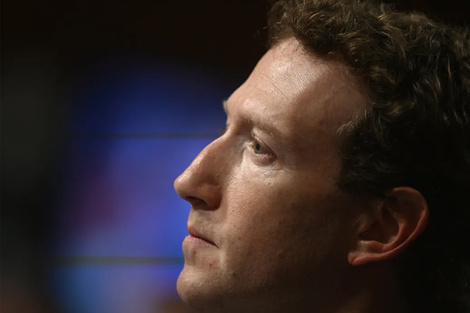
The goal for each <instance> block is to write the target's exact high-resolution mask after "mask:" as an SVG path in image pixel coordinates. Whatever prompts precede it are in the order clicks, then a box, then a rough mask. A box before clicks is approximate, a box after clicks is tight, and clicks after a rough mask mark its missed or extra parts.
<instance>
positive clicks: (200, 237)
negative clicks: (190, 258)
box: [188, 227, 217, 247]
mask: <svg viewBox="0 0 470 313" xmlns="http://www.w3.org/2000/svg"><path fill="white" fill-rule="evenodd" d="M188 233H189V237H190V238H191V239H194V240H200V241H203V242H205V243H208V244H210V245H213V246H216V247H217V245H216V244H215V243H214V242H213V241H211V240H210V239H208V238H207V237H206V236H204V235H203V234H201V233H200V232H199V231H198V230H196V229H194V228H193V227H188Z"/></svg>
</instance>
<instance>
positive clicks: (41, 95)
mask: <svg viewBox="0 0 470 313" xmlns="http://www.w3.org/2000/svg"><path fill="white" fill-rule="evenodd" d="M398 6H399V7H401V8H404V9H418V10H423V11H426V12H427V13H429V14H430V15H432V16H436V17H438V18H440V19H443V20H445V21H448V22H451V23H454V24H458V25H463V24H465V23H467V24H468V21H469V17H470V8H469V3H468V1H457V0H455V1H417V0H408V1H405V0H403V1H400V3H399V5H398ZM266 9H267V4H266V1H261V0H252V1H248V0H245V1H243V0H223V1H220V0H204V1H194V0H180V1H174V2H171V1H166V2H163V3H161V2H159V1H148V0H146V1H144V0H134V1H125V2H116V1H109V0H94V1H91V0H63V1H59V0H43V1H33V0H24V1H17V0H4V1H3V2H2V9H1V14H2V17H1V23H2V25H1V32H2V34H1V39H2V43H1V49H2V51H1V58H2V60H1V75H2V76H1V79H2V81H1V96H2V99H1V145H2V146H1V181H0V182H1V237H0V240H1V273H0V274H1V276H0V279H1V281H0V283H1V285H0V312H2V313H23V312H24V313H29V312H31V313H32V312H35V313H42V312H61V313H62V312H63V313H95V312H96V313H134V312H139V313H151V312H161V313H170V312H173V313H175V312H180V313H181V312H190V311H189V310H188V309H185V308H184V306H182V305H181V303H180V302H179V300H178V297H177V295H176V291H175V281H176V278H177V276H178V274H179V271H180V270H181V268H182V265H183V263H182V261H183V259H182V253H181V241H182V239H183V238H184V236H185V235H186V217H187V213H188V209H189V205H188V204H187V203H185V202H184V201H182V200H180V199H179V198H178V197H177V195H176V193H175V192H174V191H173V180H174V179H175V178H176V177H177V175H178V174H179V173H181V172H182V171H183V170H184V169H185V167H186V166H188V165H189V163H190V162H191V160H192V159H193V158H194V157H195V156H196V155H197V153H198V152H199V151H200V150H201V149H202V148H203V147H204V146H205V145H206V144H208V143H209V142H210V141H211V140H213V139H214V138H215V137H216V136H218V134H219V132H220V130H221V129H222V128H223V127H224V123H225V117H224V114H223V110H222V106H221V103H222V100H224V99H225V98H227V97H228V96H229V95H230V94H231V92H232V91H233V90H234V89H235V88H236V87H237V86H238V85H239V84H240V83H242V82H243V81H244V80H245V79H246V77H247V75H248V74H249V72H250V70H251V69H252V67H253V66H254V65H255V63H256V61H257V59H258V58H259V57H260V56H261V55H262V54H263V52H264V50H265V44H264V42H265V31H264V28H263V27H264V25H265V11H266Z"/></svg>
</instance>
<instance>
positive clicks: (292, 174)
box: [175, 39, 367, 312]
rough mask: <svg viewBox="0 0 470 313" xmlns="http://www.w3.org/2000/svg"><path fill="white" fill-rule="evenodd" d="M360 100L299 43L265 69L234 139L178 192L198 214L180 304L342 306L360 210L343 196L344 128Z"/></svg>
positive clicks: (242, 104)
mask: <svg viewBox="0 0 470 313" xmlns="http://www.w3.org/2000/svg"><path fill="white" fill-rule="evenodd" d="M360 90H361V89H360V88H359V87H358V82H357V80H356V79H355V78H354V77H352V75H350V74H349V73H348V70H347V69H346V67H345V66H344V65H343V64H342V63H340V62H338V61H335V60H330V59H329V60H325V59H321V58H318V57H315V56H313V55H311V54H308V53H306V52H305V51H304V50H303V49H302V48H301V46H300V45H299V43H298V42H297V41H296V40H295V39H288V40H285V41H283V42H281V43H280V44H278V45H276V46H275V47H273V48H271V49H270V50H269V51H268V52H267V53H266V54H265V55H264V56H263V57H262V58H261V60H260V61H259V63H258V64H257V65H256V67H255V69H254V70H253V72H252V73H251V75H250V77H249V78H248V80H247V81H246V82H245V83H244V84H243V85H242V86H240V87H239V88H238V89H237V90H236V91H235V92H234V93H233V94H232V95H231V96H230V98H229V99H228V100H227V101H226V103H225V108H226V111H227V116H228V118H227V131H226V132H225V133H224V134H223V135H222V136H221V137H219V138H218V139H216V140H215V141H213V142H212V143H211V144H209V145H208V146H207V147H206V148H205V149H204V150H203V151H202V152H201V153H200V154H199V155H198V156H197V157H196V159H195V160H194V161H193V162H192V164H191V165H190V166H189V167H188V168H187V169H186V171H185V172H184V173H183V174H181V175H180V176H179V177H178V178H177V179H176V181H175V189H176V191H177V192H178V194H179V195H180V196H181V197H182V198H183V199H185V200H187V201H189V202H190V203H191V210H190V213H189V217H188V231H189V233H190V235H189V236H188V237H186V238H185V240H184V241H183V253H184V258H185V265H184V268H183V270H182V272H181V274H180V276H179V278H178V283H177V290H178V293H179V294H180V296H181V298H182V299H183V301H185V302H187V303H188V304H189V305H190V306H192V307H193V308H195V309H196V310H198V311H200V312H304V311H310V312H311V311H312V309H315V310H314V311H315V312H336V311H337V310H336V311H335V305H336V304H337V303H339V302H343V303H344V302H345V301H346V300H345V299H346V298H347V297H348V296H349V295H350V294H349V291H347V290H345V289H347V287H345V286H349V285H350V284H347V282H348V281H350V280H351V277H352V276H351V275H352V274H351V271H352V270H351V268H352V266H351V265H350V264H349V263H348V253H349V252H350V250H351V247H353V246H354V244H355V243H354V238H355V235H354V234H355V232H356V231H357V227H358V226H357V225H358V222H357V221H358V219H357V216H359V214H360V212H362V210H363V207H364V203H361V201H358V200H357V199H354V198H353V197H352V196H351V195H348V194H346V193H344V192H343V191H341V190H339V189H338V187H337V184H336V180H337V178H338V175H339V173H340V170H341V159H340V156H339V152H338V149H339V144H340V142H341V141H340V139H341V138H339V135H338V128H339V127H340V126H341V125H343V124H344V123H346V122H348V121H350V120H351V118H352V117H353V116H354V115H355V114H357V113H358V112H359V111H360V110H361V109H362V108H363V105H364V104H365V103H366V101H367V98H366V97H365V96H364V94H363V93H361V92H360ZM343 298H344V299H343ZM342 300H344V301H342ZM350 312H353V311H350Z"/></svg>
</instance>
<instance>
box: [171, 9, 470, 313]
mask: <svg viewBox="0 0 470 313" xmlns="http://www.w3.org/2000/svg"><path fill="white" fill-rule="evenodd" d="M268 23H269V28H270V32H271V33H270V34H271V45H270V49H269V50H268V51H267V53H266V54H265V55H264V56H263V57H262V58H261V60H260V61H259V63H258V64H257V65H256V67H255V69H254V70H253V72H252V73H251V75H250V77H249V78H248V80H247V81H246V82H245V83H244V84H243V85H242V86H241V87H239V89H238V90H236V91H235V92H234V93H233V94H232V95H231V96H230V97H229V99H228V100H227V101H226V102H225V103H224V108H225V110H226V112H227V130H226V132H225V133H224V134H223V135H222V136H221V137H219V138H218V139H216V140H215V141H214V142H212V143H211V144H210V145H208V146H207V147H206V148H205V149H204V150H203V151H202V152H201V153H200V154H199V155H198V157H196V159H195V160H194V161H193V163H192V164H191V165H190V166H189V168H188V169H187V170H186V171H185V172H184V173H183V174H182V175H181V176H180V177H178V178H177V179H176V181H175V188H176V191H177V192H178V194H179V195H180V196H181V197H182V198H183V199H185V200H187V201H189V202H190V203H191V210H190V213H189V218H188V231H189V236H187V237H186V238H185V240H184V241H183V252H184V257H185V265H184V268H183V270H182V272H181V274H180V276H179V279H178V283H177V289H178V292H179V294H180V296H181V298H182V299H183V301H185V302H187V303H188V304H189V305H190V306H191V307H193V308H195V309H196V310H197V311H200V312H271V313H273V312H297V313H302V312H316V313H324V312H325V313H326V312H328V313H339V312H348V313H353V312H360V313H369V312H382V313H383V312H467V311H465V310H468V308H469V298H468V293H469V285H468V269H469V267H468V254H467V253H468V252H467V250H468V243H467V242H466V241H462V240H463V238H466V239H468V238H470V236H468V231H469V229H470V227H469V213H468V210H469V209H470V206H469V204H470V201H469V190H470V182H469V180H470V178H469V177H470V125H469V118H470V39H469V36H468V34H467V33H465V32H464V31H461V32H459V31H457V30H452V29H450V28H448V27H446V26H444V25H441V24H439V23H436V22H434V21H432V20H429V19H428V18H426V17H424V16H423V15H420V14H403V13H395V12H394V11H392V10H391V9H390V8H388V7H386V6H383V5H382V6H380V5H375V4H371V3H368V2H358V1H348V0H342V1H328V0H322V1H282V2H281V1H278V2H276V3H274V5H273V8H272V10H271V11H270V15H269V19H268ZM459 240H460V241H459Z"/></svg>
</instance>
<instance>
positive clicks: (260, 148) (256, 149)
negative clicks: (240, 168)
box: [251, 137, 274, 158]
mask: <svg viewBox="0 0 470 313" xmlns="http://www.w3.org/2000/svg"><path fill="white" fill-rule="evenodd" d="M251 149H252V150H253V153H254V154H256V155H260V156H266V157H270V158H272V157H274V153H273V152H272V151H271V149H269V148H268V147H267V146H266V145H265V144H264V143H263V142H262V141H261V140H259V139H257V138H255V137H252V139H251Z"/></svg>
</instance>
